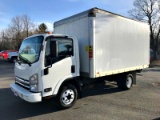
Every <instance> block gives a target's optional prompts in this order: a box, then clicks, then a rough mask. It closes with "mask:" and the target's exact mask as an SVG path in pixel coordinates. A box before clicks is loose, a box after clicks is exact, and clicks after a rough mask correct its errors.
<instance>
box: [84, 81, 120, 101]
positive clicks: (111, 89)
mask: <svg viewBox="0 0 160 120" xmlns="http://www.w3.org/2000/svg"><path fill="white" fill-rule="evenodd" d="M117 92H122V90H120V89H119V88H118V87H117V84H116V82H108V81H98V82H95V83H92V84H90V85H88V86H86V87H85V88H84V90H83V98H84V97H88V96H97V95H103V94H111V93H117Z"/></svg>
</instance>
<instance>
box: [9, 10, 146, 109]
mask: <svg viewBox="0 0 160 120" xmlns="http://www.w3.org/2000/svg"><path fill="white" fill-rule="evenodd" d="M54 32H55V34H40V35H34V36H30V37H28V38H26V39H24V40H23V42H22V45H21V47H20V50H19V55H18V60H17V62H16V63H15V83H13V84H11V89H12V91H13V92H14V93H15V95H17V96H19V97H21V98H22V99H24V100H26V101H28V102H41V101H42V98H46V97H50V96H54V97H56V99H57V102H58V103H59V105H60V106H61V107H63V108H69V107H71V106H73V105H74V103H75V102H76V100H77V98H78V97H81V93H82V87H83V86H84V84H85V82H86V81H87V82H88V81H91V82H92V81H94V80H102V79H105V80H106V79H107V80H113V79H114V80H115V81H117V85H118V86H119V87H120V88H122V89H130V88H131V87H132V84H135V83H136V72H139V71H141V70H142V69H144V68H147V67H148V66H149V26H148V25H147V24H145V23H142V22H139V21H134V20H131V19H129V18H126V17H123V16H120V15H117V14H114V13H111V12H108V11H105V10H101V9H99V8H92V9H90V10H87V11H85V12H82V13H79V14H77V15H74V16H71V17H68V18H65V19H63V20H60V21H57V22H55V23H54Z"/></svg>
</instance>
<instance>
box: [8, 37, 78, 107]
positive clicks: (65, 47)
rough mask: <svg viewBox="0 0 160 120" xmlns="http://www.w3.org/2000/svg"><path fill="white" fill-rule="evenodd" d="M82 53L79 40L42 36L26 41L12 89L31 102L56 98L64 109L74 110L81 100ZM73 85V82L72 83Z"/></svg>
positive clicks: (16, 65)
mask: <svg viewBox="0 0 160 120" xmlns="http://www.w3.org/2000/svg"><path fill="white" fill-rule="evenodd" d="M79 69H80V68H79V51H78V42H77V40H76V39H75V38H73V37H70V36H64V35H54V34H40V35H34V36H31V37H28V38H26V39H24V40H23V42H22V45H21V47H20V50H19V54H18V58H17V62H16V63H15V68H14V72H15V83H13V84H11V89H12V91H13V92H14V94H15V95H16V96H19V97H21V98H22V99H24V100H25V101H28V102H41V101H42V98H45V97H49V96H56V97H57V98H58V99H59V104H60V106H62V107H66V108H67V107H71V106H72V105H73V104H74V102H75V101H76V99H77V97H78V91H77V89H76V86H78V82H76V79H74V78H76V77H77V76H79ZM68 81H70V82H68Z"/></svg>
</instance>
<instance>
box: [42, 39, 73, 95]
mask: <svg viewBox="0 0 160 120" xmlns="http://www.w3.org/2000/svg"><path fill="white" fill-rule="evenodd" d="M73 48H74V46H73V40H72V39H70V38H63V37H62V38H59V37H58V38H55V37H51V36H50V37H48V38H47V39H46V49H45V62H44V66H45V69H44V74H43V77H42V84H43V92H42V93H43V97H45V96H50V95H52V94H53V91H54V89H55V87H56V85H57V84H58V83H59V82H60V81H61V80H65V79H68V78H72V77H73V76H75V73H76V71H75V70H76V69H75V67H76V60H75V55H74V49H73Z"/></svg>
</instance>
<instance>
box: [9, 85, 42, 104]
mask: <svg viewBox="0 0 160 120" xmlns="http://www.w3.org/2000/svg"><path fill="white" fill-rule="evenodd" d="M10 87H11V90H12V91H13V93H14V94H15V95H16V96H19V97H20V98H22V99H23V100H25V101H27V102H31V103H35V102H41V101H42V96H41V93H32V92H30V91H28V90H26V89H24V88H23V87H21V86H19V85H17V84H14V83H13V84H11V85H10Z"/></svg>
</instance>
